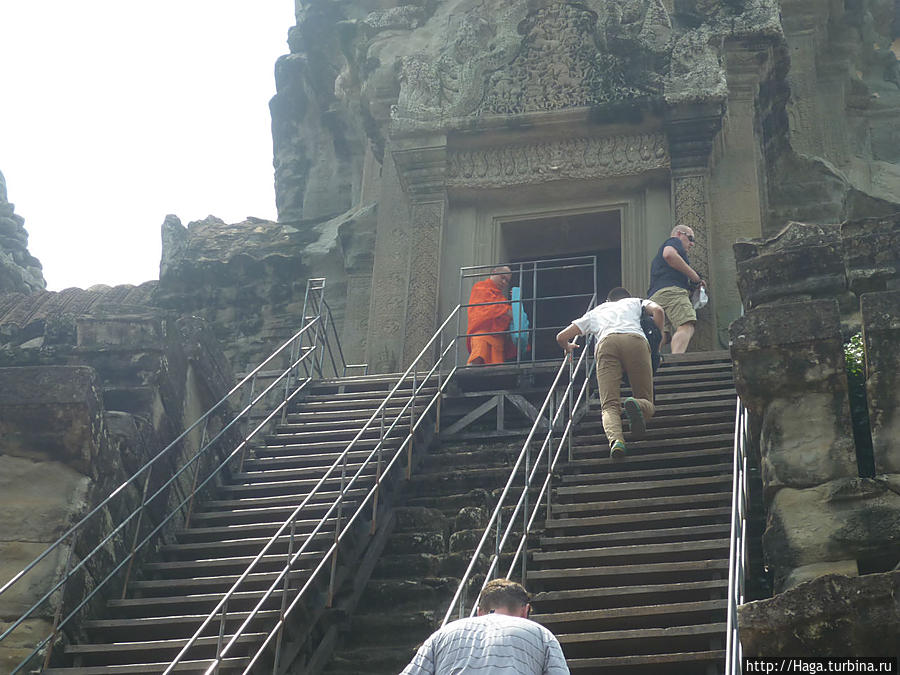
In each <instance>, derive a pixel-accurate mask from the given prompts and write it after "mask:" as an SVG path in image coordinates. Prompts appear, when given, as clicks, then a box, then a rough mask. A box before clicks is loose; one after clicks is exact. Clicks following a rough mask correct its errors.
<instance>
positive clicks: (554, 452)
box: [441, 297, 595, 626]
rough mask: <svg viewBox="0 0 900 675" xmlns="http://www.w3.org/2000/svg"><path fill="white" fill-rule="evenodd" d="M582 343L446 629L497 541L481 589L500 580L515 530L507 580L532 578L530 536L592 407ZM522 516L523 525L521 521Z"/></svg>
mask: <svg viewBox="0 0 900 675" xmlns="http://www.w3.org/2000/svg"><path fill="white" fill-rule="evenodd" d="M594 301H595V298H594V297H591V300H590V304H589V308H590V307H593V306H594V304H595V302H594ZM584 342H585V344H584V347H583V348H582V350H581V355H580V357H579V359H578V362H577V364H576V363H574V360H573V358H572V356H571V355H568V356H566V357H565V358H564V359H563V360H562V362H561V363H560V365H559V368H558V370H557V371H556V377H555V378H554V379H553V383H552V384H551V385H550V388H549V390H548V391H547V395H546V396H545V397H544V402H543V404H542V405H541V408H540V410H539V412H538V415H537V417H536V419H535V422H534V425H533V426H532V427H531V430H530V431H529V433H528V436H527V437H526V439H525V443H524V444H523V445H522V449H521V450H520V451H519V456H518V457H517V459H516V462H515V464H514V465H513V468H512V470H511V471H510V474H509V478H508V479H507V481H506V485H505V486H504V487H503V491H502V492H501V494H500V497H499V499H498V501H497V505H496V507H495V508H494V511H493V513H492V514H491V517H490V519H489V520H488V523H487V526H486V527H485V529H484V533H483V534H482V535H481V539H480V540H479V542H478V546H476V548H475V552H474V553H473V554H472V559H471V560H470V561H469V565H468V567H467V568H466V571H465V573H464V574H463V577H462V579H461V580H460V583H459V586H457V589H456V592H455V593H454V594H453V599H452V600H451V601H450V605H449V607H448V608H447V611H446V613H445V614H444V619H443V621H442V622H441V625H442V626H443V625H444V624H446V623H447V622H448V621H450V620H451V617H452V616H453V615H454V614H456V615H457V616H458V618H463V617H464V616H465V614H466V607H467V604H468V600H467V598H468V590H469V586H470V585H471V584H472V582H473V579H474V577H475V575H476V574H480V572H479V571H477V570H476V568H477V566H478V562H479V560H480V559H481V556H482V552H483V551H485V548H486V547H487V546H488V542H489V541H490V540H491V539H492V538H493V542H494V547H493V553H492V555H491V558H490V562H489V564H488V567H487V570H486V571H485V572H484V581H483V583H482V584H481V588H484V586H485V584H487V582H488V581H490V580H491V579H493V578H494V577H495V576H496V575H495V572H497V570H498V568H499V566H500V564H501V558H502V557H503V556H504V555H508V553H507V550H506V544H507V541H508V540H509V539H510V537H512V536H514V532H515V530H516V528H517V527H521V530H520V532H519V539H518V543H517V544H516V548H515V550H514V551H513V552H512V558H511V560H510V563H509V568H508V570H507V573H506V577H507V578H514V577H515V576H518V577H519V578H520V579H521V580H522V582H523V583H524V581H525V578H526V575H527V573H528V536H529V534H530V533H531V531H532V528H533V526H534V523H535V521H536V520H537V518H538V515H539V513H540V511H541V508H544V509H545V517H547V518H549V517H550V514H551V509H552V506H551V483H552V480H553V476H554V471H555V470H556V466H557V464H558V463H559V461H560V456H561V454H562V451H563V448H564V447H565V448H567V460H569V461H571V459H572V427H573V425H574V424H575V422H576V421H577V412H578V411H580V410H581V411H583V410H585V409H586V408H587V404H588V396H589V388H590V381H591V365H590V364H591V363H592V362H593V356H594V355H593V341H592V340H591V339H590V338H588V337H587V336H585V337H584ZM582 369H583V377H582V378H581V379H582V381H581V384H580V387H578V393H577V396H576V395H575V389H576V384H577V383H578V378H577V376H576V375H577V374H578V373H580V372H581V371H582ZM566 375H567V379H568V381H567V383H566V386H565V388H564V389H563V390H562V391H561V392H560V391H558V389H559V387H560V384H561V382H562V381H563V378H564V376H566ZM582 405H584V408H582V407H581V406H582ZM545 415H547V416H548V417H549V418H550V423H549V424H548V425H547V430H546V432H545V434H544V438H543V442H542V443H541V446H540V448H538V450H537V451H536V452H533V451H532V443H533V442H534V440H535V437H536V436H537V433H538V429H539V428H540V427H541V426H542V424H541V422H542V420H543V419H544V416H545ZM559 427H562V430H561V431H560V433H559V439H558V440H557V441H555V440H554V430H556V429H558V428H559ZM554 443H555V447H554ZM545 455H546V459H545ZM520 474H521V475H520ZM517 481H518V485H517ZM537 485H540V489H539V491H538V494H537V496H536V497H535V499H534V503H533V505H532V506H530V507H529V492H530V491H532V489H533V488H535V487H537ZM519 486H520V487H521V492H520V494H519V498H518V500H517V501H516V504H515V507H514V508H513V511H512V513H511V514H510V515H509V517H508V519H507V522H506V527H505V528H503V512H504V510H507V509H508V508H509V504H508V502H507V500H508V499H511V494H512V492H513V489H514V488H515V487H519ZM545 498H546V501H545ZM520 516H521V522H520V521H519V518H520ZM501 529H502V534H501ZM517 567H518V568H519V573H518V575H516V568H517ZM479 594H480V589H479V593H476V594H475V597H476V598H477V597H478V595H479ZM475 611H476V607H475V604H474V603H473V604H472V607H471V610H470V615H474V614H475Z"/></svg>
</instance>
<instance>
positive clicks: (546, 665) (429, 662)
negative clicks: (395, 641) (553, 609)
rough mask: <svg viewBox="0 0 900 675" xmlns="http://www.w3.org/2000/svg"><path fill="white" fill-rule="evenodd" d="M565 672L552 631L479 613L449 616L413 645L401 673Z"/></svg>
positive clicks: (543, 674)
mask: <svg viewBox="0 0 900 675" xmlns="http://www.w3.org/2000/svg"><path fill="white" fill-rule="evenodd" d="M460 673H473V674H475V675H568V673H569V667H568V666H567V665H566V659H565V657H563V653H562V649H561V648H560V646H559V641H558V640H557V639H556V638H555V637H554V635H553V633H551V632H550V631H549V630H547V629H546V628H544V627H543V626H541V625H540V624H538V623H535V622H534V621H530V620H529V619H521V618H519V617H515V616H506V615H505V614H485V615H484V616H478V617H471V618H468V619H460V620H459V621H453V622H451V623H448V624H447V625H446V626H444V627H443V628H441V629H440V630H438V631H436V632H435V633H433V634H432V635H431V637H429V638H428V639H427V640H426V641H425V643H424V644H423V645H422V646H421V647H419V651H418V652H416V655H415V657H413V660H412V661H411V662H410V664H409V665H408V666H406V668H404V669H403V672H402V673H401V675H458V674H460Z"/></svg>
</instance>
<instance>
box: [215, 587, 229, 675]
mask: <svg viewBox="0 0 900 675" xmlns="http://www.w3.org/2000/svg"><path fill="white" fill-rule="evenodd" d="M228 602H229V601H228V600H226V601H225V604H223V605H222V618H221V619H219V636H218V638H217V639H216V660H218V659H219V657H220V656H221V655H222V643H223V642H225V621H226V620H227V619H228ZM213 616H215V615H213ZM213 672H214V673H217V672H219V666H218V664H216V669H215V670H214V671H213Z"/></svg>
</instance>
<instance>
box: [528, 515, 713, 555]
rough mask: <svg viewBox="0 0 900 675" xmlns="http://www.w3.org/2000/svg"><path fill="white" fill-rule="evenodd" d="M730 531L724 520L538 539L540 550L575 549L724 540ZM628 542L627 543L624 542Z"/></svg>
mask: <svg viewBox="0 0 900 675" xmlns="http://www.w3.org/2000/svg"><path fill="white" fill-rule="evenodd" d="M730 532H731V524H730V522H727V521H723V522H721V523H718V524H713V525H694V526H687V527H668V528H659V529H638V530H634V531H630V530H625V531H621V532H599V533H598V532H594V533H590V534H576V535H563V536H546V537H541V539H540V545H541V550H543V551H556V550H566V549H577V548H582V547H590V546H597V545H604V546H620V545H639V544H655V543H681V542H688V541H698V540H702V539H707V538H712V537H717V536H718V537H725V536H728V535H729V534H730ZM623 542H627V544H625V543H623Z"/></svg>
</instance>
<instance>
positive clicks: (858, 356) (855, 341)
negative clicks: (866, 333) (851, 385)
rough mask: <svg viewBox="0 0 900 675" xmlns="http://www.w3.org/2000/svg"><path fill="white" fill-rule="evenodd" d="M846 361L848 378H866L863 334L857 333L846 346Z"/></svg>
mask: <svg viewBox="0 0 900 675" xmlns="http://www.w3.org/2000/svg"><path fill="white" fill-rule="evenodd" d="M844 360H845V361H846V362H847V376H848V377H851V378H859V377H862V378H863V379H865V376H866V350H865V346H864V345H863V338H862V333H857V334H856V335H854V336H853V337H852V338H850V341H849V342H847V343H846V344H845V345H844Z"/></svg>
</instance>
